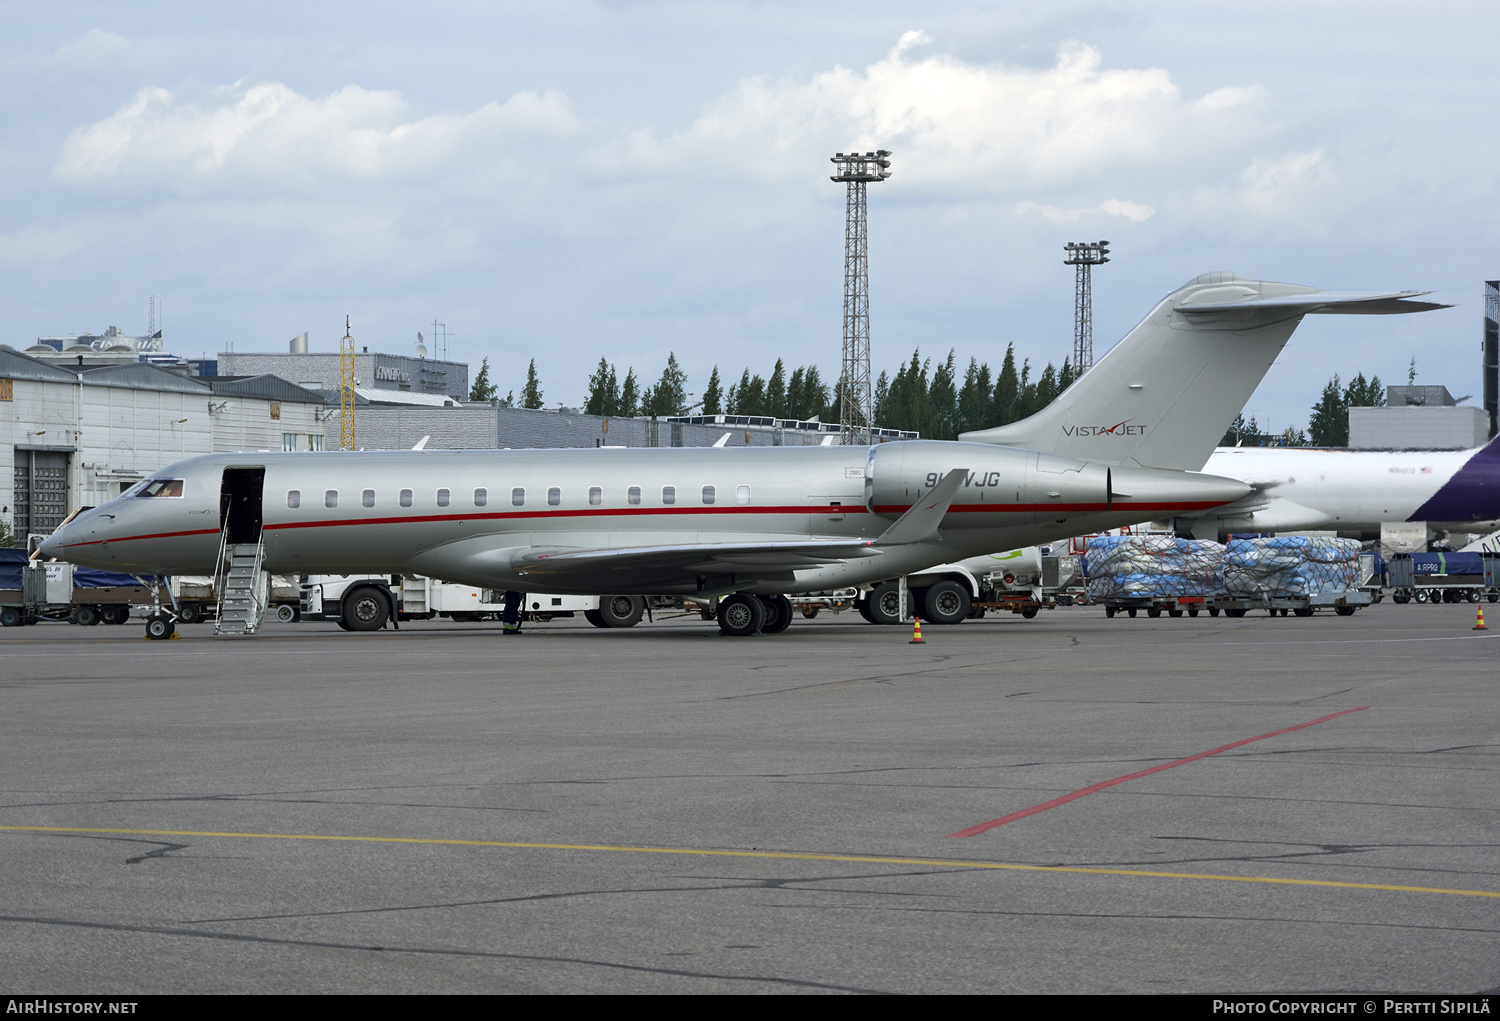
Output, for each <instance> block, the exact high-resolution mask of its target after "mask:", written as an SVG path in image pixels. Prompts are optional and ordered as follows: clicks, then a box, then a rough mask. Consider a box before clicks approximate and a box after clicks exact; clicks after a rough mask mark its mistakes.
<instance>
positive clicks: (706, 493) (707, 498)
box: [703, 486, 714, 503]
mask: <svg viewBox="0 0 1500 1021" xmlns="http://www.w3.org/2000/svg"><path fill="white" fill-rule="evenodd" d="M703 502H704V503H713V502H714V487H713V486H704V487H703Z"/></svg>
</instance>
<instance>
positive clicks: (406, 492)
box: [400, 489, 411, 507]
mask: <svg viewBox="0 0 1500 1021" xmlns="http://www.w3.org/2000/svg"><path fill="white" fill-rule="evenodd" d="M400 502H401V506H403V507H410V506H411V490H410V489H403V490H401V497H400Z"/></svg>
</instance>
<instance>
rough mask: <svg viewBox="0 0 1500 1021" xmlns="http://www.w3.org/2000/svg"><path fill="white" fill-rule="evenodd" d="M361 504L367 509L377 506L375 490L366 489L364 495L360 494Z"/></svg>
mask: <svg viewBox="0 0 1500 1021" xmlns="http://www.w3.org/2000/svg"><path fill="white" fill-rule="evenodd" d="M359 502H360V503H361V504H363V505H364V506H366V507H373V506H375V490H373V489H366V490H365V491H364V492H363V493H360V494H359Z"/></svg>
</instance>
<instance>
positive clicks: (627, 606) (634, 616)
mask: <svg viewBox="0 0 1500 1021" xmlns="http://www.w3.org/2000/svg"><path fill="white" fill-rule="evenodd" d="M645 614H646V600H645V598H644V597H642V596H602V597H600V599H599V619H600V620H602V621H604V626H605V627H634V626H635V625H636V624H637V623H638V622H639V621H640V619H641V618H642V617H643V616H645Z"/></svg>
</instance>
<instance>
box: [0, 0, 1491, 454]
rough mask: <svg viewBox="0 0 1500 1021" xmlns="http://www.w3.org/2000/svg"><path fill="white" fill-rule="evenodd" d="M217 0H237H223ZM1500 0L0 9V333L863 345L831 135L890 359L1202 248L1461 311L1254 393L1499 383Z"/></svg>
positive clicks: (814, 358) (27, 336)
mask: <svg viewBox="0 0 1500 1021" xmlns="http://www.w3.org/2000/svg"><path fill="white" fill-rule="evenodd" d="M221 8H222V9H221ZM1497 39H1500V6H1497V5H1495V4H1493V3H1471V4H1464V3H1449V4H1421V5H1413V4H1395V3H1385V2H1378V0H1363V2H1359V3H1342V2H1319V3H1312V4H1309V3H1305V2H1303V3H1296V4H1292V3H1278V2H1259V3H1256V4H1252V5H1246V4H1234V5H1229V4H1218V5H1206V4H1201V3H1166V2H1159V3H1146V2H1141V3H1077V4H1068V3H1057V4H1051V5H1039V4H1035V3H1005V2H996V3H980V2H974V3H967V4H948V5H939V4H913V3H885V2H880V0H866V2H863V3H857V4H856V3H821V4H819V3H806V2H803V3H778V2H770V0H762V2H747V3H732V2H722V3H651V2H624V0H622V2H613V3H609V2H595V3H585V2H567V0H559V2H554V3H551V4H546V5H536V4H505V3H485V4H479V3H459V2H445V0H428V2H425V3H422V4H401V3H380V2H372V0H365V2H361V3H357V4H355V3H337V2H307V0H301V2H297V3H274V2H261V3H257V4H253V5H238V6H237V7H234V8H233V9H231V8H229V7H228V6H226V5H196V4H195V5H189V4H179V5H172V4H163V3H140V4H128V5H127V4H118V3H110V4H88V3H67V2H62V3H55V4H21V3H12V2H6V3H3V4H0V105H3V109H0V175H3V180H4V183H5V196H6V201H5V202H4V204H3V205H0V273H3V274H4V280H5V284H6V286H5V287H4V294H5V301H4V302H3V303H0V342H4V343H9V344H11V345H13V346H16V347H20V348H24V347H25V346H26V345H28V344H30V343H33V342H34V338H35V337H36V336H38V335H54V334H68V333H84V332H97V331H100V330H102V329H103V328H104V327H106V326H108V325H112V324H113V325H118V326H119V327H121V329H123V330H125V331H126V332H131V333H137V332H141V331H143V330H144V328H145V326H146V320H147V309H148V300H149V298H150V296H151V295H153V294H154V295H156V296H157V297H158V300H159V301H160V302H161V304H162V308H163V313H162V322H163V324H164V325H165V329H166V337H167V338H168V340H169V346H170V347H171V349H172V350H174V351H176V352H177V353H180V354H188V355H194V356H196V355H199V354H201V353H204V352H208V353H213V352H215V351H220V350H225V349H226V348H228V347H229V346H231V345H232V346H233V347H234V348H235V349H237V350H241V351H249V350H285V348H286V341H287V340H288V338H290V337H292V336H293V335H295V334H297V333H300V332H302V331H303V330H307V331H309V332H310V334H311V338H312V347H313V349H314V350H336V348H337V340H338V337H339V336H340V335H341V334H342V332H343V329H342V328H343V322H344V316H345V315H346V314H348V315H350V316H352V318H353V323H354V334H355V336H356V338H357V340H358V342H359V343H361V344H365V345H368V346H369V347H370V348H371V350H384V351H391V352H412V351H413V350H414V348H413V345H414V343H415V340H416V333H417V331H418V330H422V331H424V332H426V333H428V334H429V335H430V333H431V330H430V327H428V326H427V325H426V324H430V323H431V322H432V321H433V320H434V319H439V320H442V321H445V322H446V324H447V328H448V330H449V331H450V333H451V334H452V335H453V336H452V339H451V340H450V351H451V355H452V356H453V357H454V358H456V359H459V360H465V361H469V362H471V363H472V364H473V365H474V367H475V368H477V367H478V363H479V361H480V359H481V358H482V357H486V356H487V357H488V358H489V359H490V363H491V366H492V368H493V370H494V372H495V374H496V375H497V376H498V380H499V382H500V384H501V391H502V393H503V392H504V391H505V390H506V389H509V388H515V389H517V390H519V388H520V384H521V382H522V381H523V380H524V374H525V366H526V362H527V361H528V360H529V359H531V358H532V357H535V359H536V362H537V366H538V370H539V373H540V376H541V380H542V384H543V388H544V390H545V391H546V397H547V400H548V401H549V402H559V401H561V402H565V403H567V404H569V405H572V404H577V403H580V402H581V400H582V398H583V392H584V386H585V382H586V379H587V376H588V373H589V371H590V369H591V368H592V366H593V365H594V364H595V363H597V361H598V359H599V357H600V356H601V355H604V356H607V357H608V358H609V359H610V360H611V361H613V362H615V363H617V364H618V365H619V367H620V370H621V372H622V373H623V371H624V369H625V367H626V366H627V365H633V366H635V367H636V369H637V371H638V372H639V373H641V374H642V375H644V376H647V377H655V376H656V375H659V374H660V371H661V367H662V365H663V364H664V363H665V360H666V357H667V353H668V352H669V351H675V352H676V354H677V357H678V359H679V360H680V361H681V362H682V363H683V365H684V367H685V368H686V369H687V370H688V372H689V374H690V383H689V386H688V389H690V390H694V391H699V392H701V390H702V389H703V384H704V383H705V382H706V380H707V376H708V372H709V369H710V368H711V367H712V366H713V365H715V364H718V365H719V366H720V369H721V371H722V372H723V373H724V374H725V375H732V376H734V377H736V378H737V377H738V375H739V372H740V371H741V369H743V368H745V367H746V366H749V367H750V368H751V369H752V371H758V372H762V373H764V372H767V371H768V370H769V368H770V365H771V363H772V362H773V361H774V360H775V358H777V357H778V356H779V357H783V358H785V359H787V361H788V362H789V364H805V363H808V362H815V363H817V364H818V365H819V366H820V367H821V368H822V370H823V372H824V375H825V377H832V376H836V375H837V367H838V362H839V329H840V300H841V282H842V271H843V270H842V256H843V215H844V203H843V190H842V188H841V187H840V186H838V185H835V184H833V183H831V182H830V181H829V180H828V174H829V170H830V168H829V163H828V157H829V156H831V155H832V154H833V153H834V152H835V151H838V150H849V149H856V148H857V149H867V148H877V147H882V148H887V149H891V150H893V151H894V153H895V155H894V157H893V160H894V169H895V176H894V177H892V178H891V179H890V180H889V181H887V182H885V183H883V184H880V185H878V186H875V187H873V188H872V189H871V194H870V221H871V224H870V250H871V272H870V276H871V293H872V329H871V333H872V339H873V345H874V349H875V367H876V371H877V372H878V371H880V369H882V368H885V369H892V370H893V369H894V368H895V367H896V366H898V365H899V364H900V363H901V362H902V361H903V360H904V359H906V358H909V357H910V354H911V352H912V350H913V349H914V348H920V349H921V350H922V352H923V354H924V355H931V356H935V357H938V358H941V357H944V356H946V354H947V352H948V350H949V349H950V348H951V349H953V350H954V351H955V352H956V354H957V357H958V358H959V360H960V362H966V361H967V360H968V359H969V358H970V357H977V358H979V359H980V360H981V361H988V362H990V364H991V365H995V366H998V363H999V361H1000V359H1001V358H1002V357H1003V354H1004V351H1005V346H1006V344H1009V343H1014V345H1015V347H1016V351H1017V354H1018V355H1019V356H1021V357H1025V358H1029V359H1031V361H1032V363H1033V364H1034V365H1038V366H1040V365H1041V364H1042V363H1045V362H1047V361H1056V362H1061V360H1062V359H1063V358H1064V357H1065V356H1067V355H1068V354H1069V353H1070V351H1071V338H1072V286H1073V280H1072V272H1073V271H1072V269H1071V268H1069V267H1065V266H1063V265H1062V262H1061V258H1062V245H1063V244H1064V243H1065V242H1067V241H1071V240H1093V239H1098V238H1107V239H1109V240H1110V241H1112V242H1114V247H1115V257H1114V260H1113V261H1112V262H1111V263H1110V264H1109V265H1108V266H1105V267H1103V268H1102V269H1100V270H1098V271H1096V274H1095V292H1094V301H1095V316H1096V327H1095V350H1096V352H1098V351H1102V350H1103V349H1104V348H1105V347H1107V346H1108V345H1109V344H1112V343H1113V342H1114V341H1115V340H1117V339H1118V338H1119V337H1120V336H1122V335H1123V334H1124V333H1125V332H1126V331H1127V330H1128V329H1129V328H1130V327H1131V326H1132V325H1133V324H1134V323H1135V322H1136V321H1137V320H1138V319H1139V318H1140V317H1141V316H1142V315H1143V314H1144V313H1145V312H1146V311H1147V310H1148V309H1149V308H1150V306H1151V305H1152V304H1153V303H1154V301H1155V300H1156V299H1158V298H1159V297H1160V296H1161V295H1163V294H1164V293H1166V292H1168V291H1170V290H1172V289H1173V288H1175V287H1176V286H1178V285H1179V284H1181V283H1182V282H1184V281H1185V280H1187V279H1188V278H1190V277H1192V276H1194V275H1196V274H1197V273H1200V272H1203V271H1205V270H1210V269H1230V270H1235V271H1237V272H1241V273H1246V274H1250V275H1253V276H1258V277H1261V278H1263V279H1271V280H1289V281H1294V282H1297V283H1307V284H1313V285H1316V286H1320V287H1326V288H1338V289H1383V288H1412V289H1421V290H1432V291H1435V292H1436V296H1437V298H1438V299H1439V300H1442V301H1446V302H1451V303H1454V304H1456V305H1457V306H1458V307H1457V308H1454V309H1451V310H1445V311H1440V312H1433V313H1428V314H1425V315H1421V316H1408V317H1396V318H1367V317H1352V318H1334V317H1315V318H1313V319H1312V320H1310V321H1309V322H1307V323H1306V324H1304V325H1303V327H1301V329H1299V330H1298V332H1297V334H1296V335H1295V336H1294V337H1293V340H1292V343H1291V345H1290V346H1289V348H1288V350H1287V352H1286V353H1285V354H1284V355H1283V356H1282V358H1281V360H1280V361H1279V362H1278V364H1277V365H1276V366H1275V368H1273V369H1272V371H1271V374H1270V375H1269V376H1268V378H1267V381H1266V383H1265V384H1264V385H1263V386H1262V387H1261V389H1260V391H1259V392H1257V394H1256V395H1255V397H1254V398H1252V400H1251V402H1250V404H1249V405H1248V409H1249V410H1250V411H1252V412H1254V413H1255V414H1256V415H1257V417H1258V418H1259V420H1260V422H1261V424H1262V425H1267V424H1269V425H1271V426H1272V427H1273V428H1274V429H1276V430H1278V431H1279V430H1280V429H1282V428H1284V427H1285V426H1287V425H1289V424H1290V425H1298V426H1302V425H1305V423H1306V418H1307V408H1308V406H1309V405H1310V404H1312V403H1313V401H1315V400H1316V399H1317V396H1318V393H1319V391H1320V390H1321V389H1322V386H1323V384H1324V382H1326V380H1327V379H1328V378H1329V376H1331V375H1332V374H1334V373H1335V372H1337V373H1339V374H1341V375H1342V376H1344V377H1345V378H1347V377H1348V376H1350V375H1352V374H1353V373H1354V372H1356V371H1363V372H1365V373H1367V374H1368V373H1377V374H1379V375H1380V376H1381V378H1382V379H1383V380H1385V381H1387V382H1404V381H1405V378H1406V374H1407V367H1408V364H1409V362H1410V360H1411V359H1412V358H1413V357H1415V358H1416V360H1417V371H1418V373H1419V376H1418V381H1419V382H1423V383H1444V384H1446V385H1447V386H1448V387H1449V388H1450V389H1451V390H1453V391H1454V392H1455V394H1456V395H1463V394H1471V393H1475V394H1477V393H1478V389H1479V381H1478V370H1479V351H1478V340H1479V328H1480V326H1479V320H1480V315H1481V306H1482V302H1481V296H1482V286H1483V281H1484V280H1485V279H1486V278H1494V277H1500V251H1497V242H1500V202H1497V198H1500V188H1497V184H1500V181H1497V177H1500V132H1497V130H1496V129H1497V110H1500V89H1497V82H1500V59H1497V58H1496V56H1495V53H1496V50H1495V45H1496V40H1497Z"/></svg>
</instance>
